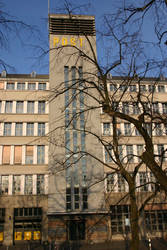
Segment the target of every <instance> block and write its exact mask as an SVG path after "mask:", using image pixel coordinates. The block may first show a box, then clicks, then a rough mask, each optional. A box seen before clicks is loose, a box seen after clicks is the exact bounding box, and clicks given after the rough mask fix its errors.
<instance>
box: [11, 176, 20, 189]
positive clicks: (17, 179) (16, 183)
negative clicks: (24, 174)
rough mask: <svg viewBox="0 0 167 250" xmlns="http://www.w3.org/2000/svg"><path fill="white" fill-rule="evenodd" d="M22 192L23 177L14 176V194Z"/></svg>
mask: <svg viewBox="0 0 167 250" xmlns="http://www.w3.org/2000/svg"><path fill="white" fill-rule="evenodd" d="M20 191H21V176H20V175H14V176H13V194H20Z"/></svg>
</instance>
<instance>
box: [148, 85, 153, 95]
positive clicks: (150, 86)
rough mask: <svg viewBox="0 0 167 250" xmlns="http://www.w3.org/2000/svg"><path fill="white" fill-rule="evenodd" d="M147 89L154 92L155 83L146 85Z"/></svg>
mask: <svg viewBox="0 0 167 250" xmlns="http://www.w3.org/2000/svg"><path fill="white" fill-rule="evenodd" d="M148 91H149V92H150V93H154V92H155V85H148Z"/></svg>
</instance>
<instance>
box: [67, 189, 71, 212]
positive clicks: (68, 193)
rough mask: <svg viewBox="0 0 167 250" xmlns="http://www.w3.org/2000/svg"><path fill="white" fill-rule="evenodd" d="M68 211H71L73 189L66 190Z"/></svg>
mask: <svg viewBox="0 0 167 250" xmlns="http://www.w3.org/2000/svg"><path fill="white" fill-rule="evenodd" d="M66 210H71V188H70V187H69V188H66Z"/></svg>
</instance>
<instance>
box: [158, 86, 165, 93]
mask: <svg viewBox="0 0 167 250" xmlns="http://www.w3.org/2000/svg"><path fill="white" fill-rule="evenodd" d="M158 92H160V93H164V92H165V86H164V85H158Z"/></svg>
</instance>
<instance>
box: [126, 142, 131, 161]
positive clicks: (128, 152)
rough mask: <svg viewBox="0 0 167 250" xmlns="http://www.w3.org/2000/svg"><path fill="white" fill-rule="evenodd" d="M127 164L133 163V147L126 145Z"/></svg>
mask: <svg viewBox="0 0 167 250" xmlns="http://www.w3.org/2000/svg"><path fill="white" fill-rule="evenodd" d="M126 153H127V162H129V163H131V162H133V145H126Z"/></svg>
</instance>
